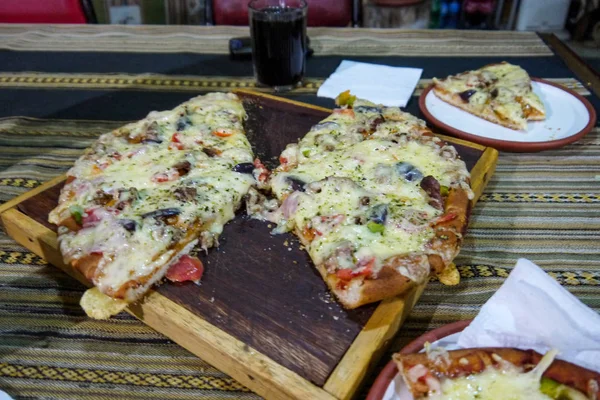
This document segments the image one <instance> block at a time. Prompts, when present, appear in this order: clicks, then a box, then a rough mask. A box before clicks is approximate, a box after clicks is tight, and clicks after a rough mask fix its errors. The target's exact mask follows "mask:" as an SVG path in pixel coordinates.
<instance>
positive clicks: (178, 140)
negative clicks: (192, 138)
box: [171, 132, 181, 143]
mask: <svg viewBox="0 0 600 400" xmlns="http://www.w3.org/2000/svg"><path fill="white" fill-rule="evenodd" d="M171 142H175V143H181V133H179V132H175V133H174V134H173V136H171Z"/></svg>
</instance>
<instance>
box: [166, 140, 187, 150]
mask: <svg viewBox="0 0 600 400" xmlns="http://www.w3.org/2000/svg"><path fill="white" fill-rule="evenodd" d="M173 149H177V150H183V149H185V146H184V145H183V143H177V142H172V143H169V150H173Z"/></svg>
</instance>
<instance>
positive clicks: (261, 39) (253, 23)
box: [248, 0, 308, 92]
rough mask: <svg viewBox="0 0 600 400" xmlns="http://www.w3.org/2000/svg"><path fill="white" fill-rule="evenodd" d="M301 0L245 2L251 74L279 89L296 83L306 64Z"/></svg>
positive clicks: (302, 75)
mask: <svg viewBox="0 0 600 400" xmlns="http://www.w3.org/2000/svg"><path fill="white" fill-rule="evenodd" d="M307 8H308V6H307V4H306V1H305V0H252V1H250V3H249V4H248V14H249V17H250V33H251V36H252V60H253V63H254V76H255V78H256V80H257V82H258V84H259V85H261V86H270V87H272V88H273V89H274V90H275V91H276V92H283V91H287V90H290V89H292V88H294V87H296V86H298V85H299V84H300V83H301V82H302V78H303V77H304V69H305V65H306V11H307Z"/></svg>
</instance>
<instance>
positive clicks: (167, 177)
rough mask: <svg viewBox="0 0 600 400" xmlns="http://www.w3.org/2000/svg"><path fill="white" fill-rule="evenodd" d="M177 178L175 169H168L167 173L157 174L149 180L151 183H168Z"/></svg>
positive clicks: (177, 174) (177, 173)
mask: <svg viewBox="0 0 600 400" xmlns="http://www.w3.org/2000/svg"><path fill="white" fill-rule="evenodd" d="M177 178H179V172H177V170H176V169H173V168H172V169H170V170H168V171H167V172H158V173H156V174H154V175H153V176H152V178H151V180H152V182H158V183H162V182H169V181H173V180H175V179H177Z"/></svg>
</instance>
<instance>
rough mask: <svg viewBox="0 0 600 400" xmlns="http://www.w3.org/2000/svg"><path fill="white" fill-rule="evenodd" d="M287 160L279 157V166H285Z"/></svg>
mask: <svg viewBox="0 0 600 400" xmlns="http://www.w3.org/2000/svg"><path fill="white" fill-rule="evenodd" d="M287 162H288V159H287V158H285V157H279V164H287Z"/></svg>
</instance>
